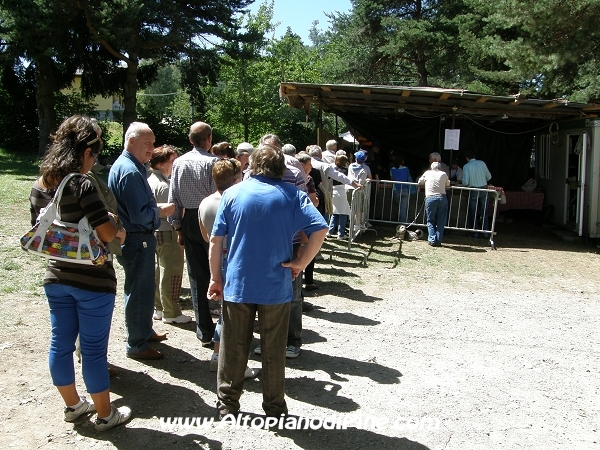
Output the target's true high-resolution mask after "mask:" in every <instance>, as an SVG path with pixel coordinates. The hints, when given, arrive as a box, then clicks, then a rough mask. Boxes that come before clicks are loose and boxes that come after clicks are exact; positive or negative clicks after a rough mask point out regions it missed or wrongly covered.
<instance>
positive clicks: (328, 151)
mask: <svg viewBox="0 0 600 450" xmlns="http://www.w3.org/2000/svg"><path fill="white" fill-rule="evenodd" d="M337 147H338V144H337V141H336V140H335V139H331V140H329V141H327V143H326V144H325V151H324V152H323V154H322V155H321V159H323V161H325V162H326V163H327V164H331V165H335V152H337Z"/></svg>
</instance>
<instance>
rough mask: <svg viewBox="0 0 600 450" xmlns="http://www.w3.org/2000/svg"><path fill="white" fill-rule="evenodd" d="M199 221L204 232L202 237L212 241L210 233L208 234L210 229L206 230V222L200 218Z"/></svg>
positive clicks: (201, 230)
mask: <svg viewBox="0 0 600 450" xmlns="http://www.w3.org/2000/svg"><path fill="white" fill-rule="evenodd" d="M198 223H199V224H200V232H201V233H202V237H203V238H204V240H205V241H206V242H210V235H209V234H208V231H206V227H205V226H204V223H202V221H201V220H199V221H198Z"/></svg>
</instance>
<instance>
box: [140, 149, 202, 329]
mask: <svg viewBox="0 0 600 450" xmlns="http://www.w3.org/2000/svg"><path fill="white" fill-rule="evenodd" d="M178 156H179V151H178V150H177V148H175V147H174V146H172V145H161V146H160V147H157V148H155V149H154V151H153V152H152V158H150V176H149V177H148V184H149V185H150V189H152V192H153V193H154V198H155V199H156V201H157V202H158V203H167V200H168V199H169V177H170V176H171V172H172V170H173V162H174V161H175V159H177V157H178ZM154 236H155V237H156V271H155V273H156V276H155V283H156V292H155V296H154V316H153V319H154V320H162V322H163V323H188V322H191V321H192V317H190V316H188V315H185V314H182V313H181V306H179V297H180V295H181V282H182V278H183V259H184V258H183V247H182V246H181V245H179V242H177V232H176V231H175V229H174V228H173V225H171V224H170V223H169V222H167V219H166V218H161V219H160V226H159V227H158V229H157V230H156V231H155V232H154Z"/></svg>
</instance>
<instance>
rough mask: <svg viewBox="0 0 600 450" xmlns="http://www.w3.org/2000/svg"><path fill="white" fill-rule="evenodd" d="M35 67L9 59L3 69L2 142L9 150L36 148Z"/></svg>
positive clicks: (0, 76)
mask: <svg viewBox="0 0 600 450" xmlns="http://www.w3.org/2000/svg"><path fill="white" fill-rule="evenodd" d="M33 105H35V81H34V69H33V67H31V66H29V67H27V68H25V67H24V66H23V65H22V64H17V63H14V62H13V61H8V62H6V64H5V65H4V66H3V67H1V68H0V110H1V111H3V113H2V114H0V145H2V146H3V147H5V148H6V149H8V150H18V151H26V152H29V151H33V150H35V149H37V147H38V146H37V140H38V136H37V132H38V130H37V121H38V118H37V109H36V108H35V107H34V106H33Z"/></svg>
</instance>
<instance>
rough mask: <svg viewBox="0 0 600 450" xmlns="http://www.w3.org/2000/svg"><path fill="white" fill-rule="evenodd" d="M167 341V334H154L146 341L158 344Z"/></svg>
mask: <svg viewBox="0 0 600 450" xmlns="http://www.w3.org/2000/svg"><path fill="white" fill-rule="evenodd" d="M166 339H167V333H162V334H161V333H154V336H152V337H150V338H149V339H148V342H160V341H164V340H166Z"/></svg>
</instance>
